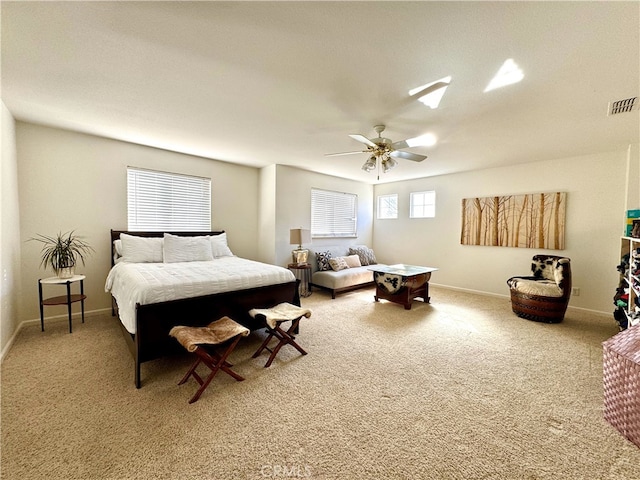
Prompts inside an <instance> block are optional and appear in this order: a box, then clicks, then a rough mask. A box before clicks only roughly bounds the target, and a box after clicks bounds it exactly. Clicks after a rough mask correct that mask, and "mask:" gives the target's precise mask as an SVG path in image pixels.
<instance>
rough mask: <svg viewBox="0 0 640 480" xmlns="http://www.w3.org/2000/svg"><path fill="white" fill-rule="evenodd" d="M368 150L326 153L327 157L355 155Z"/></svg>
mask: <svg viewBox="0 0 640 480" xmlns="http://www.w3.org/2000/svg"><path fill="white" fill-rule="evenodd" d="M366 152H367V150H359V151H357V152H341V153H325V154H324V156H325V157H338V156H340V155H355V154H356V153H366Z"/></svg>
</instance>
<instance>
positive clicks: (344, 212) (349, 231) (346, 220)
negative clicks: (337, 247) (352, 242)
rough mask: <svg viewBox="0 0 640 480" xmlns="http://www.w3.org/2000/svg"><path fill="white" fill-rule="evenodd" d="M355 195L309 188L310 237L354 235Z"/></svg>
mask: <svg viewBox="0 0 640 480" xmlns="http://www.w3.org/2000/svg"><path fill="white" fill-rule="evenodd" d="M357 199H358V197H357V195H354V194H352V193H341V192H332V191H330V190H318V189H315V188H312V189H311V237H316V238H318V237H327V238H347V237H356V236H357V230H356V226H357V225H356V224H357V213H356V212H357Z"/></svg>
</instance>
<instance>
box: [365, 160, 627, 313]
mask: <svg viewBox="0 0 640 480" xmlns="http://www.w3.org/2000/svg"><path fill="white" fill-rule="evenodd" d="M626 168H627V150H626V149H625V150H621V151H619V152H611V153H603V154H595V155H588V156H583V157H576V158H567V159H559V160H549V161H543V162H536V163H531V164H525V165H515V166H512V167H504V168H495V169H487V170H481V171H474V172H466V173H459V174H454V175H443V176H439V177H432V178H425V179H420V180H413V181H407V182H399V183H391V184H383V185H378V186H376V188H375V195H376V196H377V195H382V194H388V193H398V194H399V210H400V218H398V219H397V220H375V222H374V239H375V242H374V249H375V251H376V254H377V256H378V259H379V260H380V261H381V262H384V263H408V264H417V265H428V266H432V267H437V268H439V269H440V270H439V271H438V272H436V273H434V274H433V276H432V278H431V279H432V282H433V283H434V284H443V285H448V286H453V287H457V288H461V289H469V290H477V291H483V292H488V293H493V294H499V295H508V292H509V291H508V288H507V285H506V280H507V279H508V278H509V277H511V276H513V275H521V274H527V273H528V272H529V266H530V261H531V257H532V256H533V255H534V254H536V253H538V252H540V253H552V252H556V253H559V254H562V255H566V256H568V257H569V258H571V261H572V262H571V264H572V273H573V285H574V286H575V287H579V288H580V290H581V292H580V296H578V297H576V296H574V297H572V299H571V303H570V305H571V306H575V307H581V308H585V309H590V310H596V311H601V312H612V311H613V304H612V298H613V294H614V290H615V288H616V286H617V285H618V273H617V272H616V268H615V267H616V265H617V264H618V263H619V261H620V254H619V249H620V240H619V237H620V236H621V235H622V225H621V215H622V212H623V210H624V208H625V178H626V175H625V174H626ZM424 190H435V191H436V209H437V213H436V218H433V219H409V218H408V217H409V214H408V209H409V193H410V192H415V191H424ZM553 191H564V192H567V212H566V236H565V240H566V243H565V245H566V249H565V250H561V251H558V250H548V251H546V252H545V251H543V250H538V249H525V248H507V247H484V246H466V245H461V244H460V229H461V200H462V199H463V198H470V197H485V196H493V195H507V194H523V193H533V192H553ZM434 301H435V302H437V299H434Z"/></svg>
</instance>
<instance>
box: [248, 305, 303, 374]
mask: <svg viewBox="0 0 640 480" xmlns="http://www.w3.org/2000/svg"><path fill="white" fill-rule="evenodd" d="M301 319H302V317H299V318H297V319H295V320H293V321H292V322H291V326H290V327H289V329H288V330H287V331H286V332H285V331H284V330H282V328H281V327H280V325H282V324H283V323H284V322H285V321H287V320H285V321H282V322H276V326H275V328H271V327H269V326H267V331H268V332H269V335H268V336H267V338H266V339H265V340H264V342H262V345H260V348H258V350H257V351H256V353H254V354H253V358H256V357H257V356H258V355H260V353H262V351H263V350H265V349H266V350H268V351H269V352H271V355H269V359H268V360H267V363H265V365H264V368H268V367H270V366H271V363H273V360H274V359H275V358H276V355H278V352H279V351H280V349H281V348H282V347H284V346H285V345H291V346H292V347H294V348H295V349H296V350H298V351H299V352H300V353H301V354H302V355H306V354H307V352H306V351H305V350H304V349H303V348H302V347H301V346H300V345H298V344H297V343H296V341H295V336H294V332H296V331H297V330H298V328H299V324H300V320H301ZM273 337H275V338H277V339H278V344H277V345H276V346H275V347H274V348H273V350H272V349H270V348H269V347H268V346H267V345H268V344H269V342H270V341H271V339H272V338H273Z"/></svg>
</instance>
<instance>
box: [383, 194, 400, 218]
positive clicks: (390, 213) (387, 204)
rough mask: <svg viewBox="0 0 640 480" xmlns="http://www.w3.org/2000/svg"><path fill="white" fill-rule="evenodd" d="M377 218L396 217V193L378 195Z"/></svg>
mask: <svg viewBox="0 0 640 480" xmlns="http://www.w3.org/2000/svg"><path fill="white" fill-rule="evenodd" d="M378 218H379V219H385V218H398V194H397V193H393V194H391V195H379V196H378Z"/></svg>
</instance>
